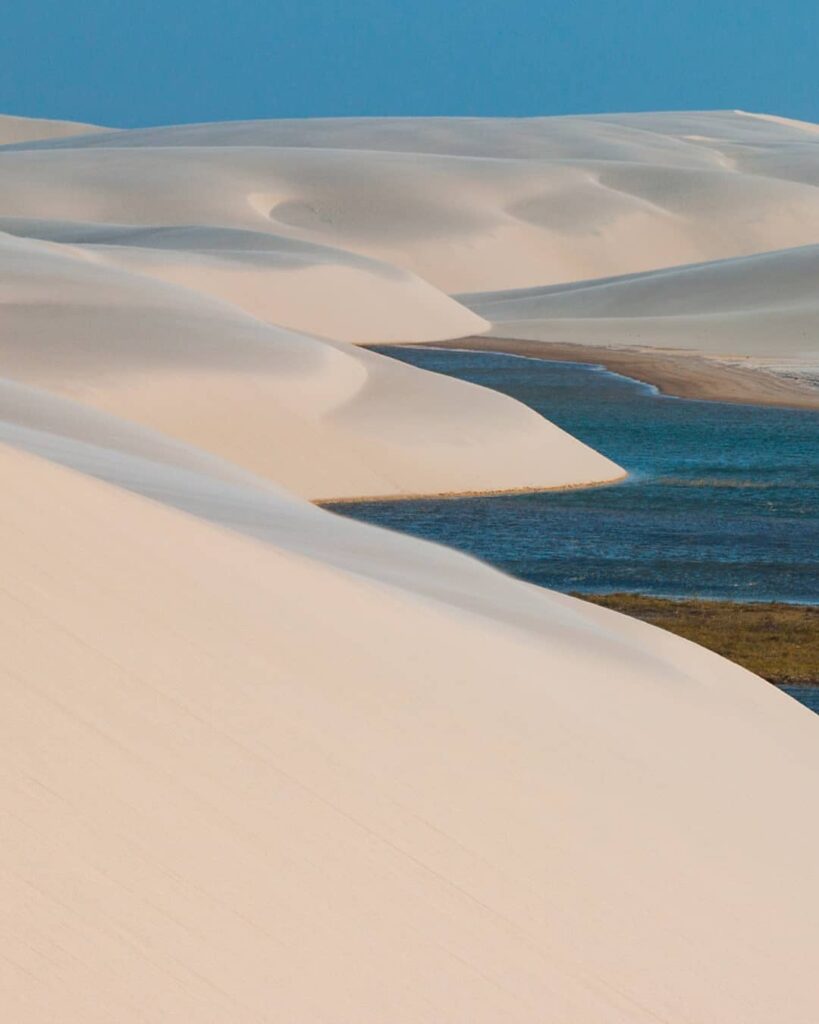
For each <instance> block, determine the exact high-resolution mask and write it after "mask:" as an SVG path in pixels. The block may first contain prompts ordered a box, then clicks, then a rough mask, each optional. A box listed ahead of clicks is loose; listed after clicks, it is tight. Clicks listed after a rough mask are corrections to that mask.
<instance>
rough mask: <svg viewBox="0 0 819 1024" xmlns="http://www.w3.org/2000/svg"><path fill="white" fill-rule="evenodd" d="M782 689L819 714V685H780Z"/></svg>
mask: <svg viewBox="0 0 819 1024" xmlns="http://www.w3.org/2000/svg"><path fill="white" fill-rule="evenodd" d="M780 690H784V691H785V693H787V694H788V696H789V697H793V699H794V700H798V701H799V703H800V704H804V705H805V707H806V708H810V709H811V711H815V712H816V714H817V715H819V686H780Z"/></svg>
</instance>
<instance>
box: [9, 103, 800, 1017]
mask: <svg viewBox="0 0 819 1024" xmlns="http://www.w3.org/2000/svg"><path fill="white" fill-rule="evenodd" d="M0 130H2V132H4V133H5V134H3V135H0V139H2V140H3V141H5V142H6V143H8V145H6V146H5V147H0V367H1V368H2V371H1V372H0V470H1V471H2V474H3V482H4V486H3V489H2V498H0V550H2V555H3V585H2V588H0V634H2V635H1V636H0V649H2V658H0V684H2V687H3V691H4V701H3V714H2V716H1V717H0V721H2V730H3V736H2V743H0V761H2V778H1V779H0V811H2V813H3V815H4V824H3V841H2V843H0V869H2V870H1V871H0V899H2V903H3V914H2V918H0V954H2V955H0V1009H2V1011H3V1012H2V1017H3V1020H9V1021H14V1022H15V1024H17V1022H19V1024H44V1022H46V1021H59V1022H71V1024H74V1022H77V1024H80V1022H82V1024H111V1022H112V1021H116V1022H118V1024H137V1022H140V1024H169V1022H171V1024H176V1022H179V1024H182V1022H184V1024H261V1022H263V1021H264V1022H267V1021H273V1020H275V1021H293V1022H310V1024H312V1022H316V1024H318V1022H326V1024H351V1022H355V1024H368V1022H369V1024H383V1022H395V1024H399V1022H400V1024H429V1022H435V1024H467V1022H468V1024H533V1022H540V1021H544V1022H545V1021H548V1022H555V1024H558V1022H559V1024H643V1022H644V1024H649V1022H653V1024H656V1022H657V1021H665V1022H669V1024H691V1022H694V1021H697V1022H709V1024H711V1022H714V1024H772V1022H781V1024H815V1022H816V1021H817V1019H819V997H817V991H816V986H815V983H814V977H813V975H814V973H815V972H814V966H815V965H814V959H815V949H816V948H817V945H818V944H819V826H817V824H816V820H815V815H813V814H812V813H811V808H812V806H813V804H814V802H815V795H816V792H817V785H818V784H819V742H817V740H819V719H817V717H816V716H814V715H812V714H811V713H810V712H809V711H807V710H806V709H805V708H803V707H801V706H800V705H798V704H796V703H795V702H794V701H792V700H790V699H789V698H787V697H785V696H784V695H782V694H781V693H779V692H777V691H776V690H775V689H774V688H773V687H771V686H770V685H769V684H768V683H766V682H764V681H763V680H761V679H759V678H757V677H756V676H754V675H751V674H750V673H749V672H747V671H745V670H743V669H741V668H739V667H737V666H735V665H732V664H731V663H729V662H727V661H725V660H723V659H721V658H719V657H718V656H716V655H714V654H712V653H710V652H708V651H706V650H704V649H702V648H700V647H697V646H696V645H694V644H692V643H689V642H687V641H685V640H682V639H680V638H677V637H674V636H671V635H670V634H668V633H665V632H663V631H662V630H659V629H656V628H654V627H651V626H648V625H646V624H644V623H640V622H637V621H635V620H631V619H627V618H625V617H623V616H621V615H618V614H616V613H614V612H610V611H608V610H606V609H603V608H598V607H595V606H593V605H590V604H587V603H584V602H581V601H577V600H574V599H572V598H569V597H565V596H562V595H559V594H555V593H552V592H550V591H546V590H542V589H539V588H536V587H533V586H529V585H526V584H524V583H520V582H517V581H514V580H512V579H510V578H508V577H505V576H504V575H502V574H500V573H498V572H496V571H494V570H492V569H490V568H489V567H487V566H485V565H483V564H481V563H479V562H477V561H475V560H473V559H470V558H467V557H465V556H462V555H459V554H457V553H455V552H454V551H450V550H448V549H446V548H443V547H438V546H434V545H431V544H427V543H424V542H421V541H418V540H414V539H410V538H408V537H403V536H398V535H394V534H391V533H388V532H386V531H383V530H380V529H376V528H374V527H370V526H365V525H363V524H360V523H355V522H352V521H350V520H347V519H343V518H340V517H338V516H336V515H333V514H332V513H331V512H330V511H328V510H326V509H322V508H319V507H317V506H316V505H315V504H311V503H310V501H309V500H307V499H333V498H342V497H345V498H361V497H366V496H370V495H378V496H391V497H399V496H405V495H409V494H424V493H456V492H465V491H481V492H486V491H492V490H516V489H528V488H544V487H564V486H579V485H588V484H592V483H599V482H605V481H613V480H616V479H618V478H619V477H620V476H621V475H622V470H621V469H620V467H618V466H616V465H614V463H612V462H611V461H610V460H608V459H606V458H605V457H604V456H602V455H601V454H599V453H597V452H594V451H592V450H590V449H589V448H588V447H586V446H585V445H583V444H582V443H581V442H580V441H578V440H576V439H575V438H572V437H570V436H569V435H567V434H566V433H565V432H563V431H562V430H560V429H559V428H557V427H556V426H554V425H553V424H551V423H549V422H548V421H547V420H545V419H543V418H542V417H540V416H538V415H536V414H535V413H534V412H533V411H532V410H530V409H528V408H527V407H524V406H522V405H520V404H519V403H517V402H515V401H513V400H512V399H510V398H507V397H505V396H502V395H500V394H497V393H495V392H492V391H489V390H486V389H484V388H480V387H476V386H472V385H469V384H466V383H462V382H459V381H456V380H453V379H450V378H446V377H442V376H439V375H435V374H432V373H428V372H425V371H422V370H419V369H416V368H413V367H410V366H408V365H406V364H403V363H399V362H397V361H394V360H390V359H388V358H386V357H385V356H382V355H380V354H377V353H375V352H372V351H368V350H367V349H364V348H361V347H359V346H357V345H356V344H354V343H355V342H373V341H406V342H425V343H426V342H433V343H434V342H444V341H445V340H446V339H458V338H461V337H463V336H464V335H468V334H476V333H478V334H480V333H485V332H487V331H489V330H497V329H498V327H499V326H500V327H501V328H502V329H503V328H504V327H505V325H506V324H509V323H514V324H515V325H516V326H515V330H517V329H518V327H517V325H518V324H522V323H530V324H534V325H535V326H534V327H533V331H534V332H543V335H544V336H547V335H548V334H549V332H550V331H551V330H552V329H553V328H554V330H556V331H557V330H558V329H562V328H558V327H556V326H555V325H556V324H563V325H568V326H567V328H566V329H567V330H568V329H571V330H573V331H574V332H575V334H576V336H577V337H578V338H579V337H581V336H582V337H583V339H584V341H585V342H595V343H596V342H597V341H600V342H606V343H608V342H610V341H613V342H622V341H624V340H626V341H628V343H629V344H630V343H632V342H633V340H634V336H633V335H632V334H629V333H628V332H629V331H636V330H639V328H638V327H636V326H634V325H635V324H638V323H640V322H643V321H648V320H652V321H656V323H657V324H661V325H662V327H663V330H664V331H665V332H666V333H664V334H660V335H658V338H657V339H656V340H655V342H653V343H656V344H658V345H666V346H668V345H678V346H680V347H691V348H697V349H701V350H703V351H706V352H710V353H726V352H738V351H740V352H742V351H745V352H748V353H751V354H753V355H754V356H755V357H759V358H760V359H762V358H765V359H768V358H774V359H784V358H785V357H787V359H788V360H792V361H802V360H809V359H811V358H813V354H814V353H815V347H814V345H815V341H811V339H812V338H813V339H815V334H816V331H815V327H816V319H815V316H816V313H815V310H816V306H815V295H814V294H813V291H814V290H815V289H813V288H812V281H814V280H815V270H816V253H815V249H816V244H817V241H819V190H817V188H816V185H817V184H819V170H817V169H818V168H819V163H817V156H816V152H817V151H816V148H815V147H816V145H817V136H816V133H815V129H814V128H813V126H809V125H801V124H799V123H795V122H786V121H784V120H783V119H777V118H766V117H762V116H758V115H748V114H742V113H739V112H724V113H710V114H709V113H689V114H685V113H680V114H642V115H622V116H607V117H577V118H555V119H549V118H543V119H533V120H527V121H514V120H512V121H500V120H499V121H483V120H473V119H454V120H447V119H435V120H413V119H407V120H382V119H372V120H361V121H359V120H350V121H308V122H276V121H272V122H251V123H238V124H222V125H194V126H183V127H171V128H156V129H145V130H140V131H125V130H123V131H113V130H109V131H106V130H100V129H98V130H95V129H93V128H92V127H91V126H86V125H76V126H70V125H65V124H63V123H59V122H58V123H55V122H21V121H20V119H14V118H10V119H6V120H4V121H0ZM72 131H75V132H76V133H77V134H76V135H72V134H71V133H72ZM752 254H758V255H752ZM692 263H695V264H698V265H696V266H690V264H692ZM703 264H704V265H703ZM671 265H673V266H674V267H675V269H673V270H668V269H665V270H662V271H659V270H658V268H667V267H669V266H671ZM649 271H650V272H651V273H646V272H649ZM595 277H605V278H606V280H602V281H591V280H589V279H591V278H595ZM566 282H580V283H578V284H577V285H576V286H574V287H570V286H567V284H566ZM556 284H559V285H560V287H553V286H554V285H556ZM524 287H525V288H526V289H527V291H525V292H523V293H521V292H520V291H515V292H513V293H511V294H509V293H508V291H507V290H508V289H510V288H512V289H519V288H524ZM453 292H458V293H459V294H460V293H463V292H468V293H469V294H468V295H466V296H464V295H461V296H460V298H458V297H453V295H452V294H451V293H453ZM476 292H488V293H490V294H481V295H476V294H475V293H476ZM732 318H733V319H734V320H736V319H737V318H744V319H743V323H744V324H746V325H747V330H745V329H743V328H742V325H739V326H737V327H736V329H735V330H734V332H733V333H731V331H730V330H729V327H728V326H726V325H727V324H728V323H729V321H731V320H732ZM594 325H599V327H600V330H599V331H597V333H596V334H595V330H596V328H595V326H594ZM787 325H790V326H787ZM786 327H787V330H786ZM617 330H621V331H622V332H623V333H621V334H620V335H617ZM658 330H659V328H658ZM800 330H803V331H805V332H807V335H808V340H807V342H806V343H805V344H802V342H800V341H799V338H798V332H799V331H800ZM607 332H609V333H607ZM675 332H676V334H675ZM532 336H533V337H540V336H541V334H540V333H533V335H532ZM564 340H565V339H564ZM741 346H744V347H741Z"/></svg>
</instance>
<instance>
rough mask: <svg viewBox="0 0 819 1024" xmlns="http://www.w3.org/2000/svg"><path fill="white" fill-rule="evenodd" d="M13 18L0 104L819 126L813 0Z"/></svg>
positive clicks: (318, 4) (125, 115)
mask: <svg viewBox="0 0 819 1024" xmlns="http://www.w3.org/2000/svg"><path fill="white" fill-rule="evenodd" d="M1 23H2V29H3V31H2V34H0V110H2V111H3V112H6V113H16V114H24V115H29V116H37V117H64V118H70V119H76V120H86V121H95V122H99V123H102V124H111V125H119V126H136V125H149V124H162V123H179V122H187V121H212V120H223V119H235V118H253V117H305V116H329V115H355V114H360V115H374V114H399V115H401V114H467V115H476V114H486V115H528V114H565V113H595V112H601V111H620V110H646V109H648V110H651V109H686V108H688V109H704V108H730V107H740V108H744V109H749V110H759V111H766V112H768V113H775V114H783V115H786V116H790V117H798V118H804V119H807V120H813V121H819V88H817V86H819V70H818V69H817V65H819V59H818V58H819V3H817V0H780V2H779V3H775V2H774V0H761V2H760V0H679V2H676V3H675V2H674V0H657V2H647V0H642V2H637V0H576V2H572V0H564V2H563V3H553V2H551V0H287V2H280V0H267V2H265V0H234V2H232V3H228V2H225V0H141V2H137V0H128V2H123V0H73V2H72V0H48V2H44V0H11V2H10V3H9V4H7V5H4V8H3V12H2V22H1Z"/></svg>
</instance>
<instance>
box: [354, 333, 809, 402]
mask: <svg viewBox="0 0 819 1024" xmlns="http://www.w3.org/2000/svg"><path fill="white" fill-rule="evenodd" d="M392 346H395V347H397V348H438V349H454V350H456V351H458V350H459V351H473V352H494V353H497V354H500V355H517V356H528V357H529V358H533V359H544V360H549V361H552V360H554V361H557V362H571V363H590V364H592V365H595V366H603V367H605V368H606V369H607V370H610V371H611V372H612V373H619V374H622V375H623V376H625V377H630V378H631V379H632V380H636V381H638V382H639V383H643V384H650V385H652V386H653V387H656V388H657V390H658V391H659V392H660V393H661V394H663V395H666V396H671V397H674V398H688V399H694V400H699V401H710V402H728V403H731V404H735V405H766V406H774V407H778V408H784V409H814V410H819V388H812V387H810V386H809V385H807V384H806V385H804V386H803V385H801V384H799V383H798V382H796V381H790V380H788V379H786V378H784V377H779V376H776V375H775V374H773V373H771V372H770V371H768V370H765V369H762V368H761V367H751V366H748V367H744V366H734V365H732V364H729V363H725V362H721V361H720V360H718V359H711V358H708V357H706V356H702V355H698V354H697V353H693V352H692V353H688V352H680V351H676V350H675V351H665V350H660V349H656V350H654V349H652V350H647V349H625V348H623V349H621V348H610V347H608V346H605V347H604V346H601V345H579V344H577V345H576V344H573V343H568V342H551V341H527V340H525V339H518V338H494V337H488V336H486V335H475V336H471V337H465V338H455V339H450V340H448V341H436V342H404V343H403V344H402V343H399V342H387V343H380V344H379V346H378V347H379V348H381V347H384V348H386V347H392ZM363 347H365V348H369V347H373V346H370V345H366V346H363Z"/></svg>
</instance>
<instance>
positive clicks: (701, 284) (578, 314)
mask: <svg viewBox="0 0 819 1024" xmlns="http://www.w3.org/2000/svg"><path fill="white" fill-rule="evenodd" d="M817 281H819V245H809V246H803V247H801V248H796V249H784V250H781V251H778V252H768V253H762V254H760V255H758V256H743V257H738V258H734V259H728V260H718V261H715V262H712V263H700V264H695V265H693V266H683V267H671V268H669V269H665V270H655V271H649V272H647V273H644V274H630V275H624V276H622V277H614V278H603V279H599V280H593V281H581V282H576V283H574V284H570V285H565V286H563V285H553V286H551V287H544V288H528V289H521V290H517V291H498V292H482V293H478V294H475V295H462V296H460V299H461V301H462V302H464V303H465V304H466V305H468V306H469V307H470V308H471V309H473V310H474V311H475V312H477V313H480V315H481V316H483V317H485V318H486V319H488V320H491V321H492V329H491V331H490V333H492V334H497V335H499V336H505V337H511V338H531V339H534V340H540V341H560V342H575V343H579V344H602V345H638V346H649V347H653V346H656V347H659V348H674V349H693V350H696V351H698V352H703V353H709V354H712V355H728V356H730V355H739V356H750V357H755V358H757V359H758V360H762V361H764V362H766V363H771V364H773V365H778V366H783V367H787V366H793V367H796V368H799V367H809V368H815V369H816V370H817V372H819V290H817Z"/></svg>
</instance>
